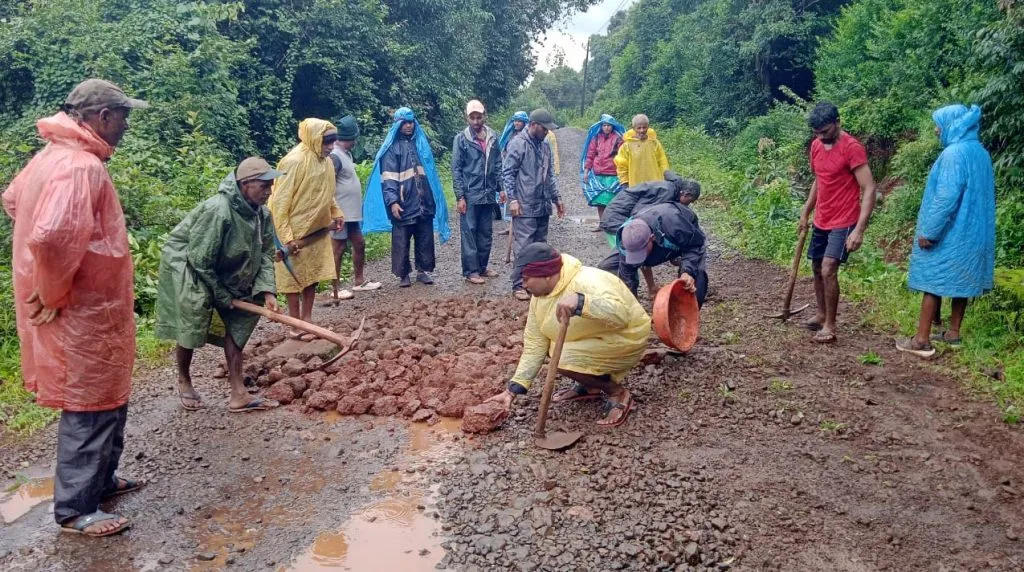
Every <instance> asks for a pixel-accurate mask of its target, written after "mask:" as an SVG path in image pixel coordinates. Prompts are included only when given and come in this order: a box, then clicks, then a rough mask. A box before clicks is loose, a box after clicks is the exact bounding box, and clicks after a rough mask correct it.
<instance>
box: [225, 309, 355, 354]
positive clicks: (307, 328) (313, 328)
mask: <svg viewBox="0 0 1024 572" xmlns="http://www.w3.org/2000/svg"><path fill="white" fill-rule="evenodd" d="M231 304H232V305H233V306H234V307H235V308H238V309H239V310H245V311H246V312H250V313H253V314H259V315H260V316H263V317H264V318H266V319H268V320H270V321H272V322H277V323H279V324H284V325H286V326H289V327H292V328H295V329H296V330H302V331H303V332H307V333H310V334H313V335H314V336H316V337H318V338H323V339H325V340H327V341H329V342H332V343H334V344H337V345H339V346H341V347H345V346H346V345H348V343H349V342H350V341H351V340H349V338H346V337H344V336H340V335H338V334H336V333H334V332H332V331H331V330H328V329H327V328H321V327H320V326H318V325H316V324H310V323H309V322H306V321H304V320H300V319H298V318H293V317H291V316H287V315H285V314H278V313H277V312H274V311H273V310H270V309H268V308H264V307H263V306H258V305H256V304H251V303H249V302H243V301H242V300H232V301H231Z"/></svg>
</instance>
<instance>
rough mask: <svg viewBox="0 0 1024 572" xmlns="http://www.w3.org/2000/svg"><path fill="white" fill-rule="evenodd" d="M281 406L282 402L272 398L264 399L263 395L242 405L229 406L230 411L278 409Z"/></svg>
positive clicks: (245, 411) (244, 411) (246, 411)
mask: <svg viewBox="0 0 1024 572" xmlns="http://www.w3.org/2000/svg"><path fill="white" fill-rule="evenodd" d="M280 406H281V404H280V403H278V402H276V401H274V400H272V399H263V398H262V397H257V398H256V399H253V400H252V401H250V402H249V403H246V404H245V405H243V406H241V407H228V412H230V413H248V412H250V411H266V410H268V409H276V408H278V407H280Z"/></svg>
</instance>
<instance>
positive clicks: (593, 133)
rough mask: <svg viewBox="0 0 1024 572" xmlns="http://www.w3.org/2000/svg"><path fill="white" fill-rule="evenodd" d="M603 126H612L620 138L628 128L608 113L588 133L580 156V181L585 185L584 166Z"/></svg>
mask: <svg viewBox="0 0 1024 572" xmlns="http://www.w3.org/2000/svg"><path fill="white" fill-rule="evenodd" d="M603 125H611V126H612V129H613V130H615V132H616V133H618V134H619V135H620V136H622V135H624V134H625V133H626V128H625V127H624V126H623V125H622V124H621V123H619V122H618V121H615V118H614V117H612V116H611V115H608V114H607V113H605V114H602V115H601V120H600V121H598V122H597V123H595V124H593V125H591V126H590V131H589V132H587V140H586V141H584V142H583V153H581V154H580V181H582V182H583V184H584V185H586V184H587V182H586V181H585V180H584V179H583V166H584V165H585V164H586V163H587V150H588V149H590V142H591V141H593V140H594V137H597V134H598V133H600V132H601V126H603Z"/></svg>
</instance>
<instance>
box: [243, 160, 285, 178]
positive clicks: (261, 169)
mask: <svg viewBox="0 0 1024 572" xmlns="http://www.w3.org/2000/svg"><path fill="white" fill-rule="evenodd" d="M282 175H284V173H282V172H281V171H278V170H277V169H274V168H272V167H271V166H270V163H267V162H266V161H265V160H264V159H263V158H262V157H249V158H247V159H245V160H243V161H242V162H241V163H239V164H238V168H237V169H235V180H237V181H245V180H247V179H259V180H261V181H273V180H274V179H276V178H278V177H280V176H282Z"/></svg>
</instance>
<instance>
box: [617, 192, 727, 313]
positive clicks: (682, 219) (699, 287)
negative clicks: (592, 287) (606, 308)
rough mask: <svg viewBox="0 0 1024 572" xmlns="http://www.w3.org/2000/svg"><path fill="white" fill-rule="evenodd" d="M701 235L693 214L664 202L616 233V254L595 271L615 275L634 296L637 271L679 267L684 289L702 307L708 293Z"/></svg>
mask: <svg viewBox="0 0 1024 572" xmlns="http://www.w3.org/2000/svg"><path fill="white" fill-rule="evenodd" d="M706 251H707V246H706V241H705V238H704V232H703V231H701V229H700V225H698V223H697V216H696V215H695V214H693V211H691V210H690V209H688V208H686V207H685V206H683V205H682V204H680V203H678V202H674V203H663V204H660V205H655V206H653V207H649V208H647V209H644V210H642V211H640V212H639V213H637V214H635V215H633V216H632V217H631V218H630V219H629V220H628V221H626V223H625V224H624V225H622V227H621V228H620V229H619V232H618V233H617V234H616V251H615V252H613V253H612V254H611V255H609V256H608V257H607V258H605V259H604V260H602V261H601V263H600V264H599V265H598V268H600V269H601V270H606V271H608V272H611V273H612V274H615V275H617V276H618V277H619V278H620V279H621V280H622V281H623V282H625V283H626V286H628V287H629V290H630V291H631V292H633V295H634V296H635V295H636V293H637V288H638V287H639V285H640V280H639V277H638V276H637V271H638V270H639V269H640V268H641V267H647V268H653V267H655V266H658V265H661V264H665V263H666V262H669V263H671V264H673V265H675V266H678V268H679V272H678V278H679V279H680V280H682V281H683V286H684V288H686V290H688V291H690V292H693V293H694V294H695V295H696V296H697V304H698V305H699V306H703V305H704V298H705V297H706V296H707V292H708V274H707V271H706V269H705V253H706Z"/></svg>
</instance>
